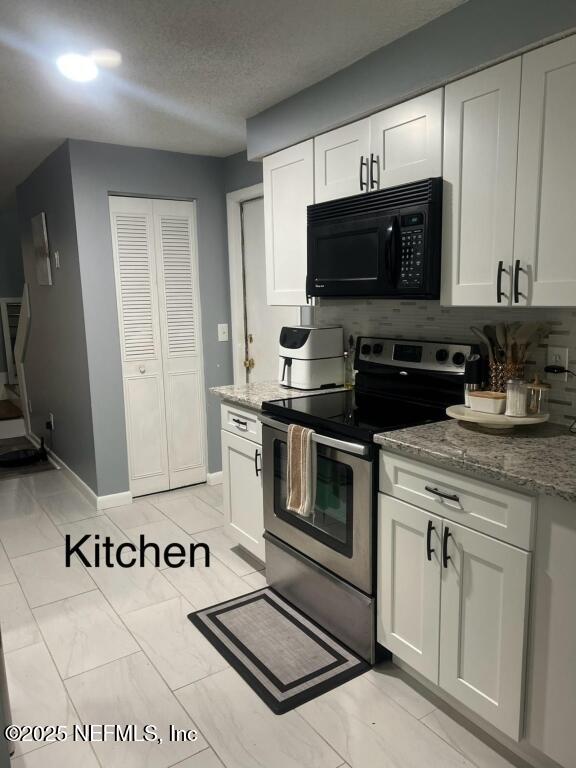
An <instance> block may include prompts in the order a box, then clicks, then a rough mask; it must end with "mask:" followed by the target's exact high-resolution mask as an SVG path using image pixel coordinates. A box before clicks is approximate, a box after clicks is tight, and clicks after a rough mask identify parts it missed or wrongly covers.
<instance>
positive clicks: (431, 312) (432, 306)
mask: <svg viewBox="0 0 576 768" xmlns="http://www.w3.org/2000/svg"><path fill="white" fill-rule="evenodd" d="M515 321H520V322H543V323H546V324H547V325H548V326H549V327H550V335H549V336H548V339H546V341H545V343H543V344H541V345H540V346H539V347H538V348H537V349H536V350H535V352H534V353H533V354H532V355H531V359H530V360H529V366H528V368H527V375H528V376H529V377H530V376H531V375H533V374H534V372H535V371H536V370H538V371H540V373H541V374H542V376H544V374H543V369H544V366H545V364H546V350H547V345H548V344H550V345H552V346H556V347H567V348H568V357H569V361H570V362H569V368H571V370H573V371H576V309H510V308H508V309H498V308H482V307H470V308H468V307H442V306H440V302H438V301H388V300H382V299H373V300H366V301H355V300H335V299H321V300H319V301H318V304H317V306H316V309H315V322H316V324H317V325H342V326H344V334H345V338H348V336H349V335H350V334H352V335H353V336H354V337H356V336H384V337H390V338H403V339H428V340H430V341H464V342H475V341H476V338H475V336H474V335H473V334H472V333H471V332H470V326H472V325H476V326H483V325H485V324H487V323H490V324H493V323H498V322H503V323H512V322H515ZM558 379H559V377H551V378H549V379H547V380H548V381H549V382H550V384H551V385H552V390H551V393H550V414H551V419H552V420H553V421H555V422H557V423H560V424H567V425H569V424H571V423H572V422H573V421H574V419H576V378H575V377H574V376H568V381H566V382H565V381H563V380H562V381H560V380H558Z"/></svg>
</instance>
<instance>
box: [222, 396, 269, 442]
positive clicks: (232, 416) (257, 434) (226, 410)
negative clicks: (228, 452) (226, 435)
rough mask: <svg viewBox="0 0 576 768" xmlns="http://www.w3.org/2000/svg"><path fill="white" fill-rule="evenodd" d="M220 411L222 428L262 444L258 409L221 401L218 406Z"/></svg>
mask: <svg viewBox="0 0 576 768" xmlns="http://www.w3.org/2000/svg"><path fill="white" fill-rule="evenodd" d="M220 413H221V418H222V429H225V430H226V431H227V432H233V433H234V434H235V435H242V437H245V438H246V439H247V440H252V442H254V443H258V444H259V445H262V424H261V423H260V422H259V421H258V411H249V410H248V409H244V408H237V407H236V406H235V405H228V404H226V403H223V404H222V405H221V406H220Z"/></svg>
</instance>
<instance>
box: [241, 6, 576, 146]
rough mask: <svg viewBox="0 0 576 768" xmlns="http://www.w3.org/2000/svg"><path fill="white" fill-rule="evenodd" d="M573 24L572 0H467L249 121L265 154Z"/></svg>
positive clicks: (252, 140)
mask: <svg viewBox="0 0 576 768" xmlns="http://www.w3.org/2000/svg"><path fill="white" fill-rule="evenodd" d="M574 27H576V2H575V0H468V2H467V3H464V4H463V5H461V6H459V7H458V8H456V9H454V10H453V11H450V13H447V14H445V15H444V16H440V17H439V18H437V19H435V20H434V21H432V22H430V23H429V24H427V25H425V26H424V27H420V29H417V30H415V31H414V32H411V33H409V34H408V35H405V36H404V37H402V38H400V39H399V40H396V41H394V42H393V43H390V44H389V45H387V46H385V47H384V48H380V49H379V50H377V51H375V52H374V53H371V54H370V55H368V56H366V57H365V58H363V59H360V61H357V62H355V63H354V64H352V65H351V66H349V67H347V68H346V69H343V70H340V71H339V72H337V73H336V74H334V75H332V76H331V77H328V78H326V79H325V80H322V81H320V82H319V83H316V84H315V85H313V86H311V87H310V88H307V89H306V90H304V91H301V92H300V93H297V94H296V95H295V96H292V97H291V98H288V99H286V100H285V101H282V102H280V103H279V104H277V105H275V106H273V107H271V108H270V109H268V110H266V111H264V112H261V113H260V114H259V115H256V116H254V117H252V118H250V119H249V120H248V121H247V128H248V157H249V158H256V157H263V156H265V155H267V154H270V153H271V152H275V151H277V150H278V149H282V148H283V147H287V146H289V145H291V144H295V143H297V142H298V141H302V140H303V139H307V138H310V137H311V136H315V135H317V134H319V133H322V132H323V131H328V130H330V129H331V128H334V127H336V126H338V125H342V124H343V123H346V122H350V121H352V120H354V119H356V118H358V117H361V116H363V115H367V114H370V113H371V112H375V111H377V110H378V109H381V108H384V107H387V106H390V105H391V104H395V103H397V102H400V101H403V100H405V99H407V98H409V97H411V96H413V95H415V94H416V93H418V92H421V91H423V90H430V89H431V88H434V87H436V86H438V85H441V84H443V83H445V82H447V81H448V80H451V79H454V78H456V77H458V76H459V75H462V74H463V73H466V72H469V71H471V70H473V69H475V68H478V67H481V66H483V65H486V64H487V63H489V62H493V61H495V60H497V59H500V58H505V57H506V56H509V55H510V54H511V53H514V52H516V51H519V50H521V49H522V48H524V47H527V46H530V45H534V44H535V43H537V42H539V41H541V40H544V39H546V38H547V37H550V36H553V35H557V34H559V33H561V32H563V31H565V30H568V29H572V28H574Z"/></svg>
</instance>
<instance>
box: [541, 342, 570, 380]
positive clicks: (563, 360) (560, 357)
mask: <svg viewBox="0 0 576 768" xmlns="http://www.w3.org/2000/svg"><path fill="white" fill-rule="evenodd" d="M546 365H560V366H561V367H562V368H568V348H567V347H548V354H547V356H546ZM546 376H547V378H548V379H549V380H550V381H568V374H567V373H547V374H546Z"/></svg>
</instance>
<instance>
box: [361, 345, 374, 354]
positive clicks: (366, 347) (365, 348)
mask: <svg viewBox="0 0 576 768" xmlns="http://www.w3.org/2000/svg"><path fill="white" fill-rule="evenodd" d="M360 352H361V353H362V354H363V355H369V354H370V352H372V347H371V346H370V344H362V346H361V347H360Z"/></svg>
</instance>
